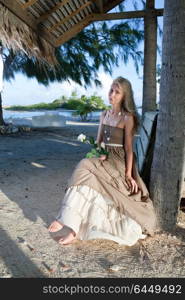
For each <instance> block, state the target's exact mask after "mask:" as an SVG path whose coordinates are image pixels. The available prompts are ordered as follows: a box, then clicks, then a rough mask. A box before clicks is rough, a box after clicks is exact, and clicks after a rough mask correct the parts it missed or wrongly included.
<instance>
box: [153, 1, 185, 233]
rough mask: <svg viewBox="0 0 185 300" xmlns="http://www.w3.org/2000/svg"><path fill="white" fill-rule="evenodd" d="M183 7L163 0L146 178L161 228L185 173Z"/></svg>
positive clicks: (174, 208)
mask: <svg viewBox="0 0 185 300" xmlns="http://www.w3.org/2000/svg"><path fill="white" fill-rule="evenodd" d="M184 11H185V1H180V0H177V1H173V0H165V6H164V29H163V43H162V70H161V80H160V82H161V84H160V106H159V114H158V122H157V132H156V142H155V148H154V158H153V163H152V168H151V181H150V191H151V197H152V198H153V199H154V204H155V207H156V211H157V215H158V220H159V226H160V228H162V229H164V230H172V229H173V228H174V227H175V225H176V222H177V215H178V209H179V207H180V198H181V192H182V186H183V180H184V178H183V177H184V175H185V174H184V170H185V98H184V95H185V85H184V74H185V64H184V61H185V51H184V48H185V39H184V38H182V37H183V34H184V28H185V18H184ZM174 12H175V13H174Z"/></svg>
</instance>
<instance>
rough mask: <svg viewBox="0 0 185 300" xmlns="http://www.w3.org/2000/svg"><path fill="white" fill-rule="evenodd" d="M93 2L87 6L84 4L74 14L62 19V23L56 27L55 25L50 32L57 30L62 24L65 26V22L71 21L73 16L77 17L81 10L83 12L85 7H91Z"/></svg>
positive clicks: (87, 3)
mask: <svg viewBox="0 0 185 300" xmlns="http://www.w3.org/2000/svg"><path fill="white" fill-rule="evenodd" d="M91 4H92V2H91V1H88V2H86V3H85V4H83V5H82V6H81V7H79V8H78V9H77V10H75V11H74V12H73V13H71V14H70V15H69V16H67V17H66V18H64V19H62V20H61V21H60V22H58V23H56V24H55V25H53V26H52V27H50V28H49V29H48V30H49V32H51V31H53V30H55V29H56V28H57V27H59V26H61V25H62V24H64V23H65V22H67V21H68V20H70V19H71V18H72V17H73V16H75V15H77V14H78V13H79V12H80V11H81V10H83V9H84V8H85V7H87V6H89V5H91Z"/></svg>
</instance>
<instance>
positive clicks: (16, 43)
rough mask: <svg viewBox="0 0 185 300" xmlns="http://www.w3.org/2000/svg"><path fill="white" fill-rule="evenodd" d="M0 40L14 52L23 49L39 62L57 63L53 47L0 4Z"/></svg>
mask: <svg viewBox="0 0 185 300" xmlns="http://www.w3.org/2000/svg"><path fill="white" fill-rule="evenodd" d="M0 41H1V43H2V45H3V46H4V47H6V48H9V49H10V48H11V49H12V50H13V51H14V52H16V51H23V52H24V53H25V54H27V55H28V56H29V57H35V58H36V59H38V60H39V61H40V62H41V63H47V64H49V65H50V66H52V65H56V64H57V59H56V57H55V48H54V47H53V46H52V45H51V44H49V43H48V42H47V41H46V40H45V39H43V38H41V37H40V36H39V32H38V34H37V33H36V32H34V31H33V30H32V29H31V28H30V27H29V26H28V25H26V24H25V23H24V22H22V21H21V20H20V19H19V18H18V17H17V16H16V15H14V14H13V13H12V12H11V11H10V10H9V9H7V8H6V7H4V6H3V5H2V4H0Z"/></svg>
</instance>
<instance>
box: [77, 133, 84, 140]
mask: <svg viewBox="0 0 185 300" xmlns="http://www.w3.org/2000/svg"><path fill="white" fill-rule="evenodd" d="M85 139H86V135H85V134H83V133H81V134H80V135H79V136H78V137H77V140H78V141H80V142H83V141H84V140H85Z"/></svg>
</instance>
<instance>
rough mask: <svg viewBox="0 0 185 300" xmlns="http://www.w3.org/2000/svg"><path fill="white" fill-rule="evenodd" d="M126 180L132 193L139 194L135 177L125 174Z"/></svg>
mask: <svg viewBox="0 0 185 300" xmlns="http://www.w3.org/2000/svg"><path fill="white" fill-rule="evenodd" d="M125 180H126V183H127V185H128V188H129V190H131V194H137V192H138V185H137V183H136V181H135V180H134V178H133V177H132V176H131V175H125Z"/></svg>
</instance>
